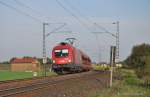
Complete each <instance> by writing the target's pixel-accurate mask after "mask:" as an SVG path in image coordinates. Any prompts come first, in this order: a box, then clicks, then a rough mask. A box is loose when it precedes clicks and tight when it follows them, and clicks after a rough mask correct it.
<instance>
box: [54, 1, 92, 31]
mask: <svg viewBox="0 0 150 97" xmlns="http://www.w3.org/2000/svg"><path fill="white" fill-rule="evenodd" d="M56 2H57V4H58V5H59V6H60V7H61V8H63V9H64V10H65V11H66V12H68V13H69V14H70V15H71V16H72V17H74V18H75V19H76V20H77V21H78V22H79V23H80V24H82V25H83V26H84V27H85V28H86V29H88V30H90V28H89V27H88V25H87V24H86V23H84V22H83V21H82V20H80V19H79V18H78V16H76V15H75V14H74V13H73V12H71V11H70V10H69V9H68V8H66V7H65V6H64V5H63V4H62V3H61V2H60V1H59V0H56Z"/></svg>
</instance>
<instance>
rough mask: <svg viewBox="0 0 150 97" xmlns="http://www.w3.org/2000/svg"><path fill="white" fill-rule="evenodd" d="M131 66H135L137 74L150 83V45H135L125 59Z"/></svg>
mask: <svg viewBox="0 0 150 97" xmlns="http://www.w3.org/2000/svg"><path fill="white" fill-rule="evenodd" d="M125 64H127V65H128V66H129V67H130V68H133V69H134V70H135V72H136V74H137V76H138V77H139V78H141V79H143V80H144V82H145V83H146V84H147V83H150V45H149V44H141V45H137V46H134V47H133V49H132V53H131V55H130V56H129V57H128V58H127V59H126V60H125Z"/></svg>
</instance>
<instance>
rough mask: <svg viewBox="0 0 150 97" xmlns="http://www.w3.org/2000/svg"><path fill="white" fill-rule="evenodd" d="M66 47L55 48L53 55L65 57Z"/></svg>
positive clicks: (66, 53)
mask: <svg viewBox="0 0 150 97" xmlns="http://www.w3.org/2000/svg"><path fill="white" fill-rule="evenodd" d="M67 56H68V49H60V50H55V57H67Z"/></svg>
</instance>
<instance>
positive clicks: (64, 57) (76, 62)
mask: <svg viewBox="0 0 150 97" xmlns="http://www.w3.org/2000/svg"><path fill="white" fill-rule="evenodd" d="M52 60H53V64H52V70H53V71H54V72H56V73H58V74H64V73H74V72H83V71H89V70H92V65H91V59H90V58H89V57H88V56H87V55H86V54H85V53H83V52H82V51H81V50H79V49H77V48H75V47H74V46H72V45H71V44H69V43H65V42H62V43H60V44H58V45H57V46H55V47H54V48H53V50H52Z"/></svg>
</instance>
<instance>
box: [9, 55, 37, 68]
mask: <svg viewBox="0 0 150 97" xmlns="http://www.w3.org/2000/svg"><path fill="white" fill-rule="evenodd" d="M10 63H11V71H39V70H40V63H39V62H38V60H37V59H36V58H31V57H24V58H14V59H13V60H11V62H10Z"/></svg>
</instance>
